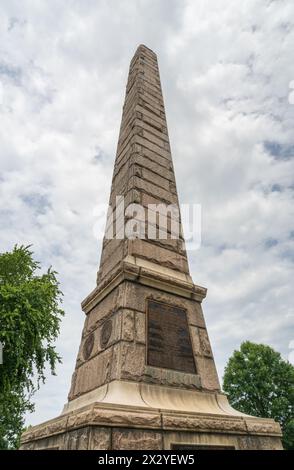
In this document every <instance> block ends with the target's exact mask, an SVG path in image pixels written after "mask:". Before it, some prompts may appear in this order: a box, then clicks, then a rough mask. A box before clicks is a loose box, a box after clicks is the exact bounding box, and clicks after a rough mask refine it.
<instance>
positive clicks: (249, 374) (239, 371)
mask: <svg viewBox="0 0 294 470" xmlns="http://www.w3.org/2000/svg"><path fill="white" fill-rule="evenodd" d="M223 389H224V391H225V392H226V393H227V394H228V398H229V401H230V403H231V405H232V406H233V407H234V408H236V409H237V410H239V411H241V412H243V413H247V414H251V415H254V416H261V417H263V418H274V419H275V420H277V421H278V422H279V423H280V425H281V427H282V431H283V445H284V448H285V449H294V367H293V366H292V365H291V364H290V363H289V362H287V361H285V360H283V358H282V357H281V355H280V353H278V352H276V351H275V350H274V349H272V348H271V347H269V346H266V345H263V344H255V343H251V342H250V341H246V342H244V343H242V344H241V347H240V351H234V353H233V355H232V356H231V357H230V359H229V361H228V364H227V366H226V368H225V373H224V381H223Z"/></svg>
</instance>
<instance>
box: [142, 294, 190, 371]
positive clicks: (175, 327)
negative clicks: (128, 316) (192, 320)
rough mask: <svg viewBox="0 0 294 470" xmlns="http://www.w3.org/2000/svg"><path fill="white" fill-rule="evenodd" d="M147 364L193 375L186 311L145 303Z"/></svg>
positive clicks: (160, 304) (159, 304) (156, 303)
mask: <svg viewBox="0 0 294 470" xmlns="http://www.w3.org/2000/svg"><path fill="white" fill-rule="evenodd" d="M147 315H148V339H147V363H148V365H150V366H154V367H162V368H165V369H174V370H179V371H183V372H187V373H190V374H196V369H195V363H194V357H193V351H192V345H191V339H190V334H189V327H188V323H187V317H186V310H185V309H183V308H180V307H176V306H173V305H168V304H164V303H161V302H156V301H154V300H149V301H148V308H147Z"/></svg>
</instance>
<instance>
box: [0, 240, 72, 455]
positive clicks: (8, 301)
mask: <svg viewBox="0 0 294 470" xmlns="http://www.w3.org/2000/svg"><path fill="white" fill-rule="evenodd" d="M29 248H30V247H24V246H20V247H17V246H16V247H14V249H13V251H12V252H6V253H1V254H0V342H1V343H2V345H3V363H2V364H0V449H13V448H17V447H18V445H19V439H20V435H21V432H22V430H23V427H24V414H25V413H26V412H27V411H33V409H34V404H33V403H32V396H33V394H34V392H35V391H36V390H37V389H38V388H39V386H40V383H42V382H43V383H44V381H45V368H46V366H47V365H49V367H50V370H51V373H52V374H55V366H56V364H57V363H58V362H61V360H60V357H59V355H58V354H57V352H56V350H55V347H54V342H55V340H56V338H57V336H58V334H59V326H60V321H61V316H62V315H63V314H64V312H63V310H61V309H60V307H59V306H60V302H61V297H62V292H61V291H60V290H59V283H58V281H57V279H56V272H55V271H53V270H52V269H51V268H50V269H48V271H47V272H46V273H45V274H40V275H37V274H36V271H37V270H38V269H39V268H40V264H39V263H38V262H36V261H34V259H33V253H32V252H31V251H30V249H29Z"/></svg>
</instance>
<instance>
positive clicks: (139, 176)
mask: <svg viewBox="0 0 294 470" xmlns="http://www.w3.org/2000/svg"><path fill="white" fill-rule="evenodd" d="M110 206H111V208H112V210H113V211H112V214H111V217H109V218H108V220H107V224H106V233H105V237H104V241H103V246H102V254H101V261H100V268H99V271H98V275H97V286H96V288H95V289H94V290H93V291H92V292H91V294H90V295H89V296H88V297H87V298H86V299H85V300H84V301H83V302H82V308H83V311H84V312H85V314H86V319H85V325H84V329H83V332H82V338H81V344H80V348H79V352H78V357H77V361H76V368H75V371H74V373H73V377H72V384H71V389H70V392H69V397H68V403H67V404H66V405H65V407H64V409H63V412H62V414H61V415H60V416H59V417H57V418H55V419H53V420H51V421H48V422H46V423H43V424H41V425H39V426H35V427H33V428H31V429H30V430H29V431H27V432H26V433H25V434H24V435H23V437H22V448H23V449H44V448H58V449H143V450H144V449H171V448H173V449H194V448H203V447H205V448H206V447H208V448H229V449H230V448H231V449H233V448H235V449H270V448H275V449H278V448H281V441H280V435H281V432H280V427H279V425H278V424H277V423H276V422H275V421H273V420H271V419H261V418H255V417H252V416H248V415H244V414H242V413H239V412H237V411H236V410H234V409H232V408H231V407H230V406H229V404H228V402H227V398H226V396H225V395H224V394H223V393H222V392H221V390H220V385H219V381H218V377H217V372H216V368H215V363H214V359H213V355H212V350H211V346H210V342H209V338H208V334H207V330H206V326H205V321H204V317H203V313H202V307H201V302H202V300H203V299H204V298H205V296H206V289H205V288H203V287H200V286H197V285H195V284H193V281H192V279H191V276H190V273H189V267H188V261H187V254H186V250H185V242H184V239H183V236H182V230H181V218H180V213H179V203H178V196H177V189H176V183H175V175H174V169H173V164H172V158H171V151H170V144H169V137H168V131H167V123H166V117H165V110H164V103H163V96H162V91H161V84H160V77H159V70H158V64H157V58H156V55H155V53H154V52H152V51H151V50H150V49H148V48H147V47H146V46H142V45H141V46H139V47H138V49H137V51H136V53H135V55H134V57H133V59H132V61H131V64H130V70H129V77H128V82H127V88H126V97H125V103H124V107H123V115H122V121H121V128H120V135H119V141H118V146H117V154H116V160H115V165H114V173H113V179H112V187H111V194H110ZM166 207H168V211H166V210H164V208H166ZM162 226H164V228H165V232H166V236H162V233H161V231H162ZM154 231H155V232H154ZM154 233H155V234H156V235H155V236H154ZM150 234H151V235H150ZM127 235H128V236H127Z"/></svg>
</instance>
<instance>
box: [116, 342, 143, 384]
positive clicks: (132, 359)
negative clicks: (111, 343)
mask: <svg viewBox="0 0 294 470" xmlns="http://www.w3.org/2000/svg"><path fill="white" fill-rule="evenodd" d="M144 367H145V346H144V345H143V344H138V343H126V342H122V343H121V379H125V380H135V381H139V382H140V381H141V380H142V376H143V374H144Z"/></svg>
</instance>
